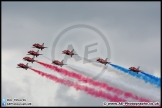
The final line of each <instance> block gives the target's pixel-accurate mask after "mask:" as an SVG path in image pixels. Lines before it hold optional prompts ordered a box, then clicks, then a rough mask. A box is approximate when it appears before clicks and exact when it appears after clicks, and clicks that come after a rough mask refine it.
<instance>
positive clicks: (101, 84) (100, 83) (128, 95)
mask: <svg viewBox="0 0 162 108" xmlns="http://www.w3.org/2000/svg"><path fill="white" fill-rule="evenodd" d="M37 63H39V64H41V65H43V66H45V67H47V68H50V69H52V70H54V71H57V72H59V73H62V74H64V75H66V76H69V77H73V78H76V79H78V80H79V81H82V82H85V83H90V84H92V85H94V86H100V87H101V88H106V90H108V91H113V92H115V93H116V94H117V95H121V94H124V96H125V97H126V98H129V97H130V98H133V99H135V100H139V101H141V102H149V100H148V99H144V98H140V97H138V96H137V95H135V96H134V95H133V94H132V93H129V92H124V91H122V90H120V89H118V88H114V87H111V86H109V85H108V84H106V83H103V82H99V81H94V80H93V79H91V78H88V77H85V76H83V75H81V74H78V73H75V72H70V71H67V70H65V69H62V68H58V67H56V66H53V65H50V64H46V63H42V62H39V61H37Z"/></svg>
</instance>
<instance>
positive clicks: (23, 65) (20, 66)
mask: <svg viewBox="0 0 162 108" xmlns="http://www.w3.org/2000/svg"><path fill="white" fill-rule="evenodd" d="M17 66H19V67H17V68H23V69H26V70H27V69H28V68H31V67H29V66H28V63H27V64H26V65H25V64H23V63H19V64H17Z"/></svg>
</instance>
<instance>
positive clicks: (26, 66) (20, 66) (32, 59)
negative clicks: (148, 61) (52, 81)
mask: <svg viewBox="0 0 162 108" xmlns="http://www.w3.org/2000/svg"><path fill="white" fill-rule="evenodd" d="M32 48H37V49H41V50H43V49H44V48H47V47H44V43H43V44H42V45H41V44H38V43H35V44H33V47H32ZM62 54H66V55H69V56H71V57H72V56H73V55H77V54H75V53H74V49H72V50H71V51H70V50H63V51H62ZM27 55H33V58H30V57H24V58H23V60H25V61H28V62H31V63H33V62H35V61H36V60H34V57H35V56H36V57H38V56H39V55H43V54H39V50H38V51H37V52H35V51H33V50H30V51H28V54H27ZM107 59H108V58H106V59H105V60H104V59H102V58H98V59H97V60H96V62H99V63H101V64H104V65H106V64H110V63H111V62H108V61H107ZM63 61H64V60H62V61H61V62H60V61H59V60H53V61H52V64H55V65H58V66H60V67H62V66H63V65H67V64H64V63H63ZM17 66H18V67H17V68H23V69H26V70H27V69H28V68H31V67H30V66H28V63H27V64H26V65H25V64H23V63H19V64H17ZM139 68H140V67H137V68H136V67H130V68H128V69H129V70H130V71H132V72H135V73H137V74H138V73H139V72H142V70H139Z"/></svg>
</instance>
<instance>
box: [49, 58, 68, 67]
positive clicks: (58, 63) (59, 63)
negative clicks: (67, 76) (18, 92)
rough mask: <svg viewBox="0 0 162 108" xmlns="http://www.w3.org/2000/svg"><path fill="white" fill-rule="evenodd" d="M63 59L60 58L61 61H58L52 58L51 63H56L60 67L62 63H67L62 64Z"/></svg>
mask: <svg viewBox="0 0 162 108" xmlns="http://www.w3.org/2000/svg"><path fill="white" fill-rule="evenodd" d="M63 61H64V60H62V61H61V62H60V61H58V60H53V61H52V64H55V65H58V66H60V67H62V66H63V65H67V64H64V63H63Z"/></svg>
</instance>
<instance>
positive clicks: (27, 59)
mask: <svg viewBox="0 0 162 108" xmlns="http://www.w3.org/2000/svg"><path fill="white" fill-rule="evenodd" d="M23 59H24V60H25V61H28V62H32V63H33V62H35V60H34V57H33V58H30V57H24V58H23Z"/></svg>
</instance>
